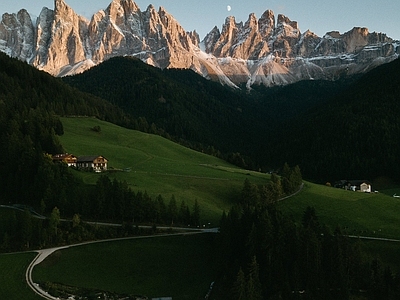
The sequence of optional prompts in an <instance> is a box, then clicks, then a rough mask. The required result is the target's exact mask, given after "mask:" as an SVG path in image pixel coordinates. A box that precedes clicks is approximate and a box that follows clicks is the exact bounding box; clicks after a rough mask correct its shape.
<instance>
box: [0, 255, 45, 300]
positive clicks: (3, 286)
mask: <svg viewBox="0 0 400 300" xmlns="http://www.w3.org/2000/svg"><path fill="white" fill-rule="evenodd" d="M35 256H36V253H33V252H31V253H17V254H0V299H8V300H19V299H24V300H39V299H42V298H41V297H39V296H37V295H36V294H35V293H34V292H33V291H32V290H31V289H30V288H29V287H28V285H27V283H26V281H25V272H26V269H27V268H28V265H29V264H30V263H31V261H32V260H33V259H34V258H35Z"/></svg>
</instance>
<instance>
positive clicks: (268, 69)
mask: <svg viewBox="0 0 400 300" xmlns="http://www.w3.org/2000/svg"><path fill="white" fill-rule="evenodd" d="M199 41H200V39H199V36H198V34H197V33H196V31H193V32H187V31H186V30H184V29H183V28H182V26H181V25H180V24H179V22H178V21H177V20H176V19H175V18H174V17H173V16H172V15H170V14H169V13H168V12H167V10H166V9H164V8H163V7H160V8H159V10H156V9H155V8H154V6H153V5H149V6H148V7H147V9H146V10H145V11H143V12H142V11H140V9H139V7H138V6H137V5H136V3H135V2H134V1H133V0H112V1H110V4H109V5H108V7H107V8H105V9H104V10H100V11H99V12H97V13H96V14H94V15H93V17H92V18H91V21H90V22H89V21H88V20H86V19H85V18H84V17H82V16H79V15H78V14H76V13H75V12H74V10H73V9H72V8H71V7H69V6H68V5H67V3H66V2H65V1H64V0H55V1H54V10H51V9H48V8H46V7H45V8H43V9H42V11H41V13H40V15H39V17H38V19H37V21H36V22H34V23H33V22H32V20H31V19H30V16H29V14H28V12H27V11H26V10H21V11H19V12H18V13H17V14H4V15H3V17H2V20H1V22H0V51H3V52H6V53H8V54H9V55H11V56H13V57H18V58H19V59H22V60H25V61H27V62H28V63H30V64H32V65H33V66H35V67H37V68H39V69H42V70H45V71H47V72H49V73H51V74H53V75H57V76H64V75H71V74H76V73H79V72H82V71H85V70H87V69H88V68H90V67H91V66H93V65H96V64H99V63H101V62H103V61H104V60H106V59H108V58H110V57H113V56H125V55H129V56H134V57H137V58H139V59H141V60H142V61H145V62H147V63H148V64H151V65H153V66H157V67H160V68H171V67H175V68H191V69H193V70H195V71H196V72H198V73H200V74H201V75H203V76H204V77H206V78H213V79H218V80H220V82H222V83H223V84H228V85H231V86H235V84H241V83H246V85H247V86H248V87H250V86H251V85H252V84H264V85H267V86H272V85H283V84H289V83H293V82H296V81H299V80H304V79H310V78H313V79H334V78H336V77H335V75H336V74H338V73H340V74H342V73H343V70H345V72H346V73H347V74H354V73H357V72H364V71H366V70H368V69H369V68H372V67H375V66H377V65H379V64H382V63H384V62H389V61H391V60H393V59H395V58H397V57H398V56H399V54H400V49H399V45H400V42H399V41H393V40H392V39H390V38H388V37H387V36H386V35H385V34H383V33H375V32H374V33H369V31H368V29H366V28H362V27H355V28H353V29H352V30H350V31H348V32H346V33H344V34H340V33H339V32H336V31H332V32H328V33H327V34H325V36H323V37H318V36H317V35H315V34H314V33H312V32H311V31H310V30H307V31H306V32H304V33H303V34H302V33H301V32H300V29H299V26H298V23H297V22H296V21H292V20H290V19H289V18H288V17H286V16H284V15H282V14H280V15H278V17H277V18H276V17H275V15H274V12H273V11H272V10H266V11H265V12H264V13H263V14H262V15H261V17H260V18H259V19H257V17H256V15H255V14H254V13H251V14H249V18H248V19H247V21H246V22H245V23H244V24H243V23H242V22H239V23H238V22H236V19H235V17H233V16H231V17H228V18H226V20H225V23H224V24H223V26H222V29H221V30H220V29H219V28H218V27H217V26H215V27H214V28H213V29H212V30H211V31H210V32H209V33H208V34H207V35H206V36H205V38H204V39H203V40H202V42H201V43H199Z"/></svg>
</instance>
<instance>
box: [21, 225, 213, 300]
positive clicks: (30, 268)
mask: <svg viewBox="0 0 400 300" xmlns="http://www.w3.org/2000/svg"><path fill="white" fill-rule="evenodd" d="M168 228H170V227H168ZM173 229H174V228H173ZM175 229H179V230H186V231H187V232H181V233H171V234H159V235H146V236H133V237H126V238H116V239H107V240H98V241H90V242H84V243H80V244H74V245H69V246H63V247H55V248H50V249H43V250H36V251H34V252H37V253H38V255H36V257H35V259H34V260H33V261H32V262H31V263H30V264H29V266H28V269H27V270H26V273H25V279H26V282H27V283H28V286H29V287H30V288H31V289H32V290H33V291H34V292H35V293H36V294H38V295H39V296H41V297H42V298H44V299H49V300H59V298H56V297H53V296H51V295H50V294H48V293H47V292H46V291H44V290H43V289H42V288H41V287H40V286H39V284H37V283H35V282H33V279H32V271H33V268H34V267H35V266H36V265H38V264H40V263H41V262H42V261H43V260H45V259H46V258H47V257H48V256H50V255H51V254H52V253H54V252H56V251H58V250H62V249H67V248H72V247H77V246H83V245H88V244H95V243H105V242H114V241H122V240H131V239H144V238H155V237H160V236H176V235H190V234H201V233H210V232H212V233H217V232H218V228H207V229H192V228H187V229H186V228H175Z"/></svg>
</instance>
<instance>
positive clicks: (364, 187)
mask: <svg viewBox="0 0 400 300" xmlns="http://www.w3.org/2000/svg"><path fill="white" fill-rule="evenodd" d="M334 186H335V187H336V188H341V189H345V190H349V191H354V192H355V191H359V192H363V193H371V192H372V187H371V183H370V182H369V181H368V180H339V181H337V182H335V185H334Z"/></svg>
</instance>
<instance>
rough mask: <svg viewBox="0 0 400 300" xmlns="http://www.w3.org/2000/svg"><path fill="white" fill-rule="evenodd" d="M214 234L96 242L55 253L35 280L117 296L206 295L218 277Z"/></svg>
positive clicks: (38, 272)
mask: <svg viewBox="0 0 400 300" xmlns="http://www.w3.org/2000/svg"><path fill="white" fill-rule="evenodd" d="M214 238H215V235H214V234H197V235H189V236H164V237H156V238H146V239H134V240H124V241H116V242H111V243H97V244H90V245H85V246H78V247H73V248H70V249H66V250H62V251H58V252H55V253H53V254H52V255H51V256H50V257H49V258H48V259H47V260H45V261H44V262H43V263H42V264H40V265H38V266H37V267H35V269H34V273H33V278H34V281H35V282H45V281H51V282H59V283H63V284H66V285H70V286H77V287H85V288H91V289H99V290H103V291H110V292H115V293H119V294H132V295H146V296H148V297H149V298H150V299H151V298H152V297H173V299H178V300H179V299H190V300H195V299H204V296H205V295H206V293H207V291H208V289H209V287H210V284H211V282H213V281H214V280H215V279H216V272H217V270H216V263H215V255H214V251H215V250H214Z"/></svg>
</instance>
